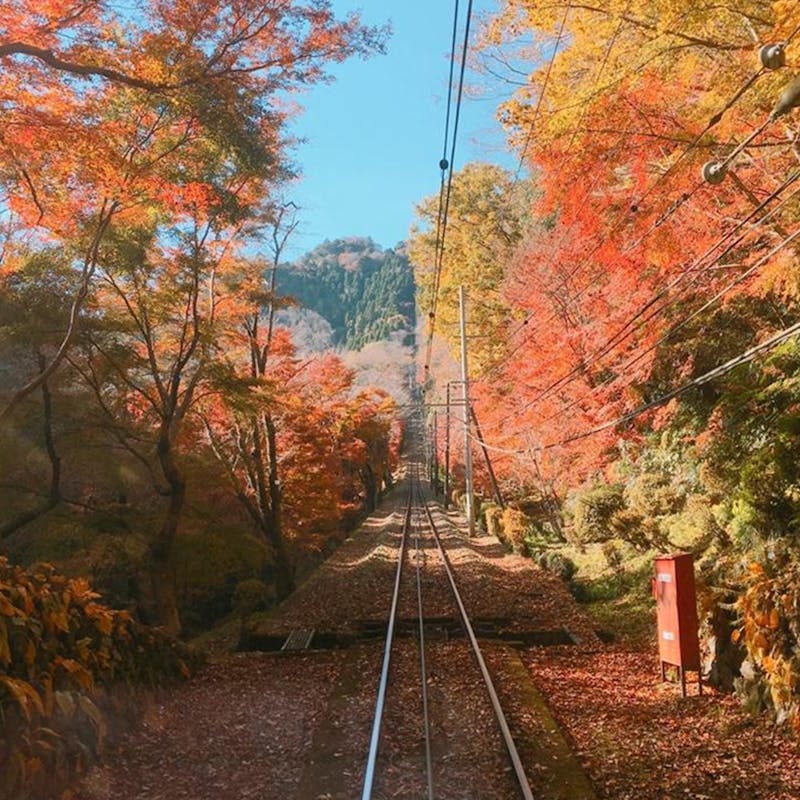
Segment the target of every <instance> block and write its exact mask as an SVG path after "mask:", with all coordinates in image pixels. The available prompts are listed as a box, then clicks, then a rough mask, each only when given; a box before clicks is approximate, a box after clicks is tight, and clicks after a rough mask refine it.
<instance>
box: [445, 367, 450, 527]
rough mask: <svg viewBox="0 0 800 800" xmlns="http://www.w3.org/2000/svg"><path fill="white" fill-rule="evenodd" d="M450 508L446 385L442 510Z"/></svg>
mask: <svg viewBox="0 0 800 800" xmlns="http://www.w3.org/2000/svg"><path fill="white" fill-rule="evenodd" d="M449 506H450V383H449V382H448V384H447V413H446V415H445V433H444V510H445V511H447V509H448V508H449Z"/></svg>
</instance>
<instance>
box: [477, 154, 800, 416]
mask: <svg viewBox="0 0 800 800" xmlns="http://www.w3.org/2000/svg"><path fill="white" fill-rule="evenodd" d="M798 179H800V170H796V171H795V172H794V173H793V174H792V176H790V178H789V179H787V180H786V181H785V182H784V184H783V185H782V186H781V187H780V189H779V190H776V191H775V192H773V193H772V194H771V195H770V197H769V198H767V199H766V200H765V201H764V202H763V203H762V204H761V205H760V206H759V207H758V208H757V209H754V211H753V212H751V214H750V215H749V216H748V218H745V220H742V221H741V222H740V223H738V224H737V226H736V227H735V228H734V229H732V230H731V231H729V232H728V233H727V234H725V236H723V237H722V238H721V239H719V240H718V241H717V242H715V243H714V244H713V245H712V246H711V247H710V248H708V249H707V250H706V251H705V252H704V253H703V255H701V256H699V257H698V258H697V259H695V260H694V261H693V262H692V263H691V264H690V265H689V266H688V267H686V268H685V269H684V270H682V271H681V272H680V273H679V274H678V275H677V276H676V277H675V278H674V279H673V280H672V281H671V282H670V284H668V286H667V287H664V289H662V290H661V291H660V292H659V293H658V294H657V295H656V296H655V297H654V298H652V299H651V300H650V301H648V302H647V303H645V304H644V305H643V306H642V307H640V309H638V310H637V312H636V313H635V314H634V315H633V317H631V318H630V319H629V320H628V321H627V322H626V323H625V325H624V326H623V327H622V328H620V329H619V330H618V331H617V333H616V334H614V336H613V337H612V338H611V340H609V341H608V342H606V344H605V345H604V346H603V347H602V348H601V349H600V350H599V351H597V352H596V353H595V354H593V356H592V357H591V358H590V359H585V360H583V361H582V362H581V363H580V364H579V365H577V366H576V367H574V368H573V369H572V370H570V372H569V373H567V374H566V375H564V376H562V377H561V378H559V379H557V380H555V381H553V382H552V383H551V384H549V385H548V386H547V387H545V388H543V389H539V390H538V392H539V393H538V394H537V395H536V396H534V397H533V398H532V399H530V400H528V401H526V402H525V403H524V404H523V405H522V406H520V407H518V408H515V409H514V410H513V412H510V413H508V414H507V415H505V416H504V417H502V418H501V419H499V420H496V421H495V422H493V423H491V424H490V425H487V426H486V429H487V430H493V429H496V428H498V427H501V426H502V425H503V424H505V423H506V422H508V421H509V420H510V419H512V418H513V417H517V416H519V415H520V414H522V413H524V412H525V411H528V410H529V409H530V408H532V407H533V406H534V405H536V404H537V403H539V402H542V401H543V400H545V399H547V398H548V397H550V396H551V395H552V394H553V393H554V392H555V391H556V390H562V391H563V389H564V388H565V387H566V386H568V385H569V384H570V383H572V382H574V381H575V380H577V379H578V377H580V375H582V374H585V372H586V371H587V370H588V369H590V368H592V367H596V366H597V364H598V362H599V361H600V360H601V359H602V357H603V356H604V355H607V354H608V353H610V352H612V351H613V349H614V348H615V347H616V346H617V345H618V344H621V343H622V341H624V340H625V339H626V338H629V337H630V336H631V335H633V333H635V332H636V331H637V330H639V329H641V328H642V327H643V326H644V325H645V324H647V323H648V322H649V321H650V320H652V319H653V318H654V317H655V316H657V315H658V314H660V313H663V312H664V311H665V310H666V309H668V308H670V307H672V306H674V305H675V304H676V303H677V299H674V300H672V301H670V302H669V303H666V304H664V305H662V306H661V307H660V308H658V309H656V311H654V312H653V313H651V314H650V315H649V316H648V317H647V318H645V319H644V321H643V322H641V323H640V324H639V325H638V326H636V327H635V328H633V329H630V330H627V329H628V327H629V326H630V325H631V324H633V323H634V322H635V321H636V320H637V319H641V317H642V316H643V314H644V313H645V312H646V311H647V310H648V309H650V308H652V306H653V305H654V304H655V303H656V302H657V301H658V299H660V298H661V297H664V296H666V294H668V293H669V290H670V289H671V288H674V287H675V286H676V285H678V284H679V283H680V282H681V281H682V280H683V279H684V278H686V277H687V276H688V275H690V274H691V273H692V272H696V271H698V270H699V268H700V266H701V264H702V263H703V261H705V259H706V258H708V257H709V256H710V255H711V254H712V253H713V252H714V251H715V250H716V249H717V248H718V247H719V246H720V245H722V244H724V242H725V240H726V239H728V238H729V237H730V236H733V235H735V234H736V232H737V231H738V230H741V228H743V227H744V226H745V225H746V224H747V222H748V221H749V220H750V219H752V217H753V215H754V214H757V213H758V212H760V211H761V210H763V208H764V207H765V206H766V205H767V204H768V203H769V202H771V201H772V200H773V199H775V198H776V197H778V196H779V195H780V193H782V192H783V191H785V189H786V188H788V186H791V185H792V184H794V183H796V182H797V181H798ZM798 196H800V189H798V190H795V191H794V192H792V193H791V194H790V195H789V196H788V197H786V198H784V199H783V200H781V202H780V203H779V204H778V205H777V206H776V207H775V208H774V209H772V210H771V211H770V212H769V213H768V214H767V215H765V216H764V217H763V218H761V219H760V220H758V222H757V223H756V224H755V225H754V226H752V227H751V228H750V229H749V230H748V231H745V232H744V233H743V234H742V235H741V236H739V237H738V238H736V239H735V241H733V242H732V243H730V244H728V245H727V246H726V247H725V249H724V250H723V251H722V252H721V253H719V254H718V255H717V256H716V257H715V258H714V259H713V260H712V261H711V262H710V263H708V264H706V265H705V266H703V267H702V269H703V271H708V270H710V269H712V268H713V267H714V266H715V265H716V264H718V263H719V261H720V260H721V259H722V258H724V256H725V255H727V254H728V253H730V252H731V250H733V248H734V247H736V246H737V245H738V244H740V243H741V242H742V241H743V240H744V238H745V237H746V236H747V235H749V233H751V232H752V231H754V230H756V229H757V227H758V226H760V225H763V224H764V223H766V222H767V221H769V219H770V217H773V216H774V215H776V214H777V212H778V211H779V210H780V208H782V207H783V206H784V205H786V204H787V203H788V202H789V201H790V200H792V199H794V198H796V197H798ZM798 235H800V231H799V232H797V233H795V234H792V235H791V236H789V237H786V238H784V239H783V241H782V242H781V243H780V244H779V245H777V246H776V247H775V248H773V249H772V250H771V251H770V252H769V253H767V255H766V256H764V257H763V258H760V259H758V260H757V261H756V262H755V264H753V265H751V266H750V267H749V268H748V269H747V270H746V271H745V272H744V273H742V274H741V275H739V276H737V277H736V278H735V279H734V280H733V281H730V282H729V283H728V284H727V285H726V286H725V287H724V288H723V289H721V290H720V291H718V292H717V294H715V295H714V296H713V297H712V298H711V299H710V300H708V301H706V302H705V303H704V304H703V305H702V306H701V307H700V308H698V309H696V310H695V311H693V312H692V313H691V314H689V316H687V317H685V318H683V319H682V320H679V321H678V322H676V323H675V324H674V325H673V326H672V327H671V328H670V331H669V332H668V333H667V334H665V335H664V336H663V337H661V338H659V339H658V340H657V341H656V342H655V343H654V344H651V345H650V346H648V347H647V348H646V349H645V350H644V351H642V352H640V353H639V354H637V355H636V356H635V357H634V358H633V359H632V360H629V361H628V362H626V363H625V364H624V365H623V366H622V367H620V368H619V371H620V372H622V373H624V372H625V371H626V370H628V369H630V368H631V367H632V366H634V365H635V364H637V363H638V362H639V361H641V360H642V359H643V358H644V357H646V356H647V355H648V354H649V353H651V352H653V350H655V349H656V348H657V347H659V346H660V345H661V344H664V343H665V342H666V341H668V340H669V339H670V338H672V336H674V334H675V333H676V332H677V331H678V330H680V329H681V328H683V327H685V326H686V325H687V324H688V323H689V322H691V321H692V320H693V319H696V318H697V316H699V315H700V314H701V313H702V312H703V311H706V310H707V309H708V308H710V307H711V306H712V305H714V304H715V303H716V302H717V301H719V300H720V299H722V297H724V296H725V295H726V294H728V293H729V292H730V291H731V290H732V289H733V288H735V287H736V286H738V285H739V284H741V283H742V282H743V281H744V280H746V279H747V278H748V277H749V276H750V275H752V274H753V273H754V272H755V271H756V270H757V269H759V268H760V267H761V266H763V264H764V263H766V262H767V261H768V260H769V259H770V258H772V257H773V256H774V255H776V254H777V253H778V252H780V251H781V250H782V249H784V248H785V247H787V246H788V245H789V244H791V243H792V242H793V241H795V239H796V238H797V236H798ZM623 334H624V335H623ZM614 339H616V340H617V341H613V340H614ZM619 377H620V376H619V375H618V374H615V375H614V376H612V377H610V378H607V379H606V380H605V381H603V382H601V383H600V384H597V385H596V386H594V387H593V388H592V390H591V391H589V392H586V393H585V394H583V395H581V396H580V397H578V398H576V399H574V400H573V401H572V402H570V403H569V404H568V405H567V406H565V407H562V408H561V409H560V410H559V411H558V412H557V413H556V414H553V415H551V416H550V417H547V418H545V419H544V420H542V422H543V423H544V422H548V421H550V420H552V419H555V418H556V417H557V416H561V415H562V414H564V413H565V412H566V411H568V410H570V409H571V408H574V407H575V406H576V405H578V404H580V403H581V402H582V401H583V400H586V399H588V398H589V397H591V396H592V395H593V394H595V393H596V392H597V391H599V390H600V389H601V388H604V387H606V386H607V385H609V384H610V383H613V382H614V381H616V380H618V379H619Z"/></svg>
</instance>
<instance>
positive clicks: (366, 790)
mask: <svg viewBox="0 0 800 800" xmlns="http://www.w3.org/2000/svg"><path fill="white" fill-rule="evenodd" d="M412 504H413V482H412V476H411V475H410V474H409V489H408V505H407V506H406V515H405V519H404V521H403V528H402V531H401V534H400V552H399V553H398V556H397V571H396V572H395V578H394V591H393V592H392V606H391V609H390V611H389V621H388V625H387V628H386V645H385V647H384V651H383V666H382V667H381V678H380V682H379V684H378V697H377V700H376V701H375V718H374V720H373V722H372V735H371V737H370V743H369V754H368V756H367V767H366V770H365V772H364V786H363V789H362V792H361V800H371V798H372V787H373V784H374V782H375V766H376V764H377V761H378V747H379V745H380V740H381V728H382V727H383V710H384V707H385V705H386V690H387V687H388V685H389V666H390V664H391V660H392V643H393V642H394V627H395V622H396V620H397V607H398V600H399V598H400V579H401V577H402V574H403V562H404V561H405V554H406V542H407V539H408V530H409V527H410V525H411V508H412Z"/></svg>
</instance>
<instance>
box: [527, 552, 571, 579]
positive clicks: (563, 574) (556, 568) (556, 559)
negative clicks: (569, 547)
mask: <svg viewBox="0 0 800 800" xmlns="http://www.w3.org/2000/svg"><path fill="white" fill-rule="evenodd" d="M536 563H537V564H538V565H539V566H540V567H541V568H542V569H546V570H547V571H548V572H552V573H554V574H556V575H558V577H559V578H561V580H563V581H566V582H567V583H569V582H570V581H571V580H572V578H573V577H574V575H575V573H576V572H577V570H578V568H577V567H576V566H575V562H574V561H573V560H572V559H571V558H567V556H565V555H562V554H561V553H559V552H558V551H556V550H546V551H544V552H542V553H540V555H539V557H538V558H537V559H536Z"/></svg>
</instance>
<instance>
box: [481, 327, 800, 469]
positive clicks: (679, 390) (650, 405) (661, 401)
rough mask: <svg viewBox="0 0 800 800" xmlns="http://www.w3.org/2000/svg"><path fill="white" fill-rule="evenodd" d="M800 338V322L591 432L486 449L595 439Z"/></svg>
mask: <svg viewBox="0 0 800 800" xmlns="http://www.w3.org/2000/svg"><path fill="white" fill-rule="evenodd" d="M798 335H800V322H796V323H795V324H794V325H790V326H789V327H788V328H785V329H784V330H782V331H780V332H778V333H776V334H774V335H773V336H770V337H769V338H768V339H766V340H764V341H763V342H760V343H759V344H757V345H754V346H753V347H751V348H749V349H748V350H745V351H744V352H743V353H740V354H739V355H738V356H735V357H734V358H731V359H729V360H728V361H726V362H725V363H723V364H720V365H719V366H717V367H714V369H711V370H709V371H708V372H705V373H703V374H702V375H699V376H698V377H696V378H692V380H690V381H688V382H686V383H684V384H682V385H681V386H678V387H676V388H675V389H672V390H670V391H669V392H666V393H665V394H663V395H660V396H659V397H657V398H655V399H654V400H650V401H648V402H647V403H643V404H642V405H640V406H638V407H637V408H635V409H633V410H632V411H629V412H627V413H626V414H622V415H620V416H618V417H616V418H615V419H612V420H608V421H606V422H603V423H601V424H599V425H595V426H594V427H592V428H589V429H588V430H585V431H581V432H579V433H576V434H572V435H570V436H566V437H564V438H562V439H558V440H556V441H553V442H547V443H545V444H541V445H537V446H534V447H533V448H529V449H527V450H519V449H517V450H512V449H510V448H504V447H498V446H496V445H490V444H488V443H486V442H484V443H483V446H484V447H486V449H487V450H492V451H494V452H497V453H504V454H506V455H513V456H524V455H530V454H531V453H532V452H540V451H543V450H552V449H554V448H557V447H564V446H565V445H568V444H572V443H574V442H577V441H581V440H583V439H587V438H589V437H591V436H595V435H597V434H598V433H602V432H603V431H606V430H609V429H611V428H616V427H619V426H620V425H624V424H626V423H628V422H632V421H633V420H634V419H636V418H637V417H640V416H642V415H643V414H646V413H647V412H648V411H653V410H654V409H656V408H660V407H661V406H664V405H666V404H667V403H669V402H670V401H671V400H674V399H675V398H676V397H679V396H680V395H682V394H685V393H686V392H688V391H690V390H691V389H695V388H697V387H699V386H703V385H704V384H706V383H709V382H710V381H712V380H715V379H716V378H719V377H721V376H723V375H725V374H727V373H728V372H731V371H732V370H734V369H736V368H737V367H740V366H742V365H743V364H747V363H749V362H751V361H753V360H755V359H756V358H757V357H758V356H760V355H762V354H765V353H768V352H769V351H771V350H774V349H775V348H776V347H778V346H779V345H781V344H783V343H784V342H786V341H788V340H789V339H792V338H793V337H795V336H798ZM470 438H472V439H474V440H477V437H475V436H474V435H473V434H470Z"/></svg>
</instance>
